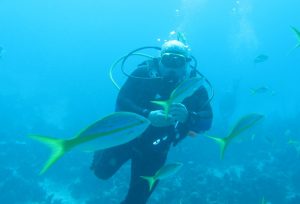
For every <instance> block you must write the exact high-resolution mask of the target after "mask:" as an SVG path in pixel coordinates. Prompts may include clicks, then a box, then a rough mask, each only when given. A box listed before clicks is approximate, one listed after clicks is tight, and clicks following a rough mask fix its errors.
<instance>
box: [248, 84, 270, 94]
mask: <svg viewBox="0 0 300 204" xmlns="http://www.w3.org/2000/svg"><path fill="white" fill-rule="evenodd" d="M250 91H251V93H252V95H255V94H265V93H268V92H269V93H271V95H272V96H273V95H275V91H273V90H271V89H270V88H269V87H268V86H261V87H258V88H253V89H250Z"/></svg>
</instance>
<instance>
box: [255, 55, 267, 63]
mask: <svg viewBox="0 0 300 204" xmlns="http://www.w3.org/2000/svg"><path fill="white" fill-rule="evenodd" d="M268 59H269V56H268V55H265V54H260V55H258V56H256V57H255V59H254V60H253V62H254V63H255V64H257V63H262V62H265V61H267V60H268Z"/></svg>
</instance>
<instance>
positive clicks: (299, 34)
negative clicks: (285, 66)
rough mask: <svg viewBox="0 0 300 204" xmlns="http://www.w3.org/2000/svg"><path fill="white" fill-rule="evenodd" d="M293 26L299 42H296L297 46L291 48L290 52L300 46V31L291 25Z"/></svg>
mask: <svg viewBox="0 0 300 204" xmlns="http://www.w3.org/2000/svg"><path fill="white" fill-rule="evenodd" d="M291 28H292V30H293V31H294V32H295V34H296V36H297V39H298V43H297V44H296V46H295V47H293V48H292V49H291V51H290V52H289V53H288V54H290V53H292V52H293V51H294V50H295V49H297V48H299V47H300V31H299V30H298V29H297V28H295V27H293V26H291Z"/></svg>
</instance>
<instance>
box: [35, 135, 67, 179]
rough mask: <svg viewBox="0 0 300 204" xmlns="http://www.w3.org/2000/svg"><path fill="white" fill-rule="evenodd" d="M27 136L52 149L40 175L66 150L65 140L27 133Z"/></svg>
mask: <svg viewBox="0 0 300 204" xmlns="http://www.w3.org/2000/svg"><path fill="white" fill-rule="evenodd" d="M29 137H30V138H31V139H34V140H37V141H39V142H41V143H44V144H46V145H47V146H49V147H50V148H51V150H52V154H51V156H50V157H49V159H48V161H47V162H46V163H45V165H44V167H43V169H42V170H41V171H40V175H42V174H43V173H45V172H46V171H47V170H48V169H49V168H50V167H51V166H52V165H53V164H54V163H55V162H56V161H57V160H58V159H59V158H61V157H62V156H63V155H64V154H65V153H66V152H67V151H68V148H67V145H66V141H65V140H62V139H56V138H51V137H45V136H41V135H29Z"/></svg>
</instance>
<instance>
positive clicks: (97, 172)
mask: <svg viewBox="0 0 300 204" xmlns="http://www.w3.org/2000/svg"><path fill="white" fill-rule="evenodd" d="M93 171H94V174H95V176H96V177H97V178H99V179H101V180H107V179H109V178H110V177H112V175H113V174H112V173H110V172H107V171H101V170H97V169H94V170H93Z"/></svg>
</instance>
